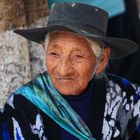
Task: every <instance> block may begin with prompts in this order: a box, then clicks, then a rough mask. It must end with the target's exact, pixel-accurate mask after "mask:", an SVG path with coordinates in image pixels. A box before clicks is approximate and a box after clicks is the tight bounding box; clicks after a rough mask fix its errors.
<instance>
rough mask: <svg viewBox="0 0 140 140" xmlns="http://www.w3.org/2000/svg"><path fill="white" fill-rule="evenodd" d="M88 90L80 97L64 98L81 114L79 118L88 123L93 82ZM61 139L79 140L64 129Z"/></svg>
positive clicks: (61, 131)
mask: <svg viewBox="0 0 140 140" xmlns="http://www.w3.org/2000/svg"><path fill="white" fill-rule="evenodd" d="M89 84H90V86H88V88H87V90H85V92H83V93H82V94H80V95H77V96H64V95H63V97H64V98H65V99H66V100H67V101H68V103H69V104H70V105H71V107H72V108H73V109H74V110H75V111H76V112H77V113H78V114H79V116H80V117H81V118H82V119H83V120H84V122H85V123H86V124H87V123H88V117H89V111H90V110H89V107H90V103H91V99H92V95H93V88H94V84H93V82H90V83H89ZM59 129H60V137H61V140H78V139H77V138H76V137H74V136H73V135H71V134H70V133H68V132H67V131H65V130H64V129H62V128H60V127H59Z"/></svg>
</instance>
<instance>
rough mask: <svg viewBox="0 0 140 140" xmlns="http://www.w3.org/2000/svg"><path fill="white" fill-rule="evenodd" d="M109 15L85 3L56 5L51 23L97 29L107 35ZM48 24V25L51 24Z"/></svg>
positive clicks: (53, 8) (52, 10) (51, 13)
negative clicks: (79, 25)
mask: <svg viewBox="0 0 140 140" xmlns="http://www.w3.org/2000/svg"><path fill="white" fill-rule="evenodd" d="M107 21H108V13H107V12H106V11H104V10H102V9H100V8H97V7H94V6H91V5H88V4H83V3H71V2H69V3H68V2H67V3H65V2H64V3H54V4H52V7H51V10H50V13H49V23H50V24H52V23H54V22H55V23H56V22H67V23H68V22H69V23H73V24H82V25H86V26H89V27H91V30H92V28H95V29H96V30H98V31H99V32H102V34H104V35H105V34H106V29H107ZM49 23H48V24H49Z"/></svg>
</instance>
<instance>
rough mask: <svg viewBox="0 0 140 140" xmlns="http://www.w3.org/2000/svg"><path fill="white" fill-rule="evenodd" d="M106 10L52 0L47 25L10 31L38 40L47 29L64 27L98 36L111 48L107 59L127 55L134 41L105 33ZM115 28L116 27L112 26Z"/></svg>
mask: <svg viewBox="0 0 140 140" xmlns="http://www.w3.org/2000/svg"><path fill="white" fill-rule="evenodd" d="M107 22H108V13H107V12H106V11H104V10H102V9H100V8H97V7H95V6H91V5H87V4H82V3H70V2H65V3H54V4H53V5H52V6H51V9H50V11H49V20H48V25H47V27H41V28H34V29H17V30H15V31H14V32H15V33H17V34H20V35H22V36H24V37H25V38H27V39H29V40H31V41H35V42H37V43H41V42H42V41H44V39H45V36H46V34H47V33H48V32H50V31H54V30H66V31H71V32H75V33H78V34H80V35H82V36H85V37H87V38H89V39H90V40H101V41H103V42H104V43H105V44H106V45H105V46H106V47H109V48H111V55H110V59H117V58H122V57H124V56H127V55H129V54H131V53H133V52H135V51H136V50H137V49H138V46H137V44H136V43H135V42H133V41H131V40H128V39H123V38H113V37H106V30H107ZM116 28H117V27H116Z"/></svg>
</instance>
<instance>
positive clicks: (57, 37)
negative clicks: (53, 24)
mask: <svg viewBox="0 0 140 140" xmlns="http://www.w3.org/2000/svg"><path fill="white" fill-rule="evenodd" d="M62 40H64V41H65V40H67V41H68V40H70V41H74V42H73V43H76V44H77V45H78V44H79V45H82V46H86V47H87V46H88V47H91V45H92V46H94V45H95V46H97V45H99V41H96V40H94V41H93V40H92V41H91V40H89V39H88V38H86V37H84V36H81V35H79V34H77V33H74V32H69V31H53V32H50V34H49V41H50V42H53V41H54V42H55V41H58V42H59V41H62ZM70 41H68V42H67V44H69V43H71V42H70Z"/></svg>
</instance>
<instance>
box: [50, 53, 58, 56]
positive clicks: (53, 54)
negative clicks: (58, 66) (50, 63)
mask: <svg viewBox="0 0 140 140" xmlns="http://www.w3.org/2000/svg"><path fill="white" fill-rule="evenodd" d="M49 54H50V55H51V56H59V54H58V53H56V52H51V53H49Z"/></svg>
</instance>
